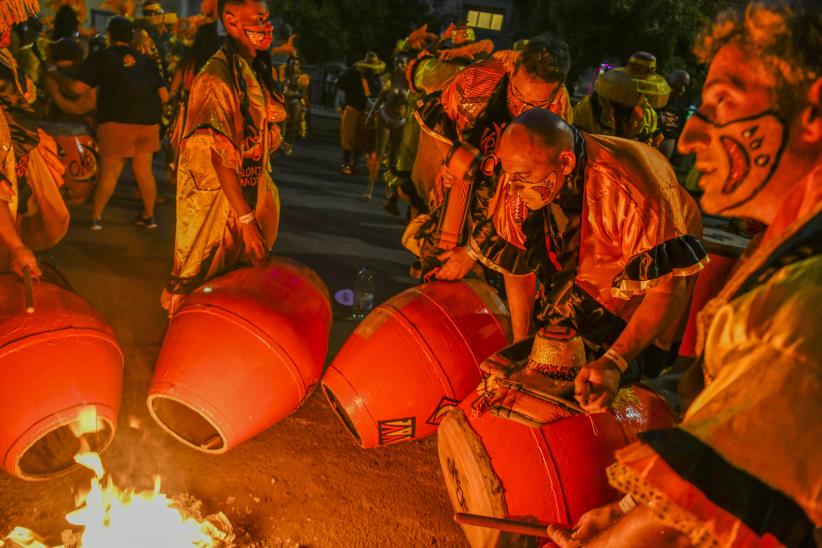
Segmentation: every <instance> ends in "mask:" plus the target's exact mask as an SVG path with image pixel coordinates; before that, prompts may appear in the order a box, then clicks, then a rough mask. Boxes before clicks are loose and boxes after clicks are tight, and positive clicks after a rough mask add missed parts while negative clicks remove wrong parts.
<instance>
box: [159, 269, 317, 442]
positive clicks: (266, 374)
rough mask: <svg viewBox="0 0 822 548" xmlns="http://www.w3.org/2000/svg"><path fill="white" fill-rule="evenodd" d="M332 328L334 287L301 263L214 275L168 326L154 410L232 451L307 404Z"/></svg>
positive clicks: (185, 433)
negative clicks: (330, 286)
mask: <svg viewBox="0 0 822 548" xmlns="http://www.w3.org/2000/svg"><path fill="white" fill-rule="evenodd" d="M330 330H331V302H330V300H329V295H328V289H327V288H326V287H325V284H323V282H322V280H320V278H319V277H318V276H317V275H316V274H315V273H314V272H313V271H311V270H310V269H308V268H307V267H305V266H303V265H301V264H299V263H296V262H292V261H288V260H285V259H273V260H271V261H269V262H268V263H265V264H263V265H259V266H254V267H247V268H241V269H238V270H234V271H233V272H229V273H228V274H225V275H223V276H221V277H219V278H215V279H213V280H211V281H209V282H207V283H206V284H205V285H203V286H201V287H200V288H199V289H197V290H196V291H194V292H193V293H192V294H191V295H189V296H188V297H187V298H186V300H185V301H184V303H183V304H182V306H181V307H180V309H179V311H178V312H177V313H176V314H175V315H174V317H173V318H172V320H171V323H170V324H169V326H168V331H167V332H166V336H165V339H164V340H163V345H162V348H161V349H160V356H159V358H158V360H157V367H156V369H155V371H154V378H153V380H152V383H151V388H150V389H149V394H148V402H147V403H148V409H149V412H150V413H151V416H152V417H154V419H155V420H156V421H157V422H158V423H159V424H160V426H161V427H162V428H163V429H165V430H166V431H167V432H169V433H170V434H171V435H172V436H174V437H175V438H177V439H178V440H180V441H181V442H183V443H185V444H186V445H189V446H191V447H193V448H195V449H198V450H200V451H203V452H206V453H213V454H219V453H225V452H226V451H228V450H229V449H231V448H232V447H235V446H236V445H238V444H240V443H242V442H243V441H245V440H248V439H249V438H252V437H254V436H255V435H257V434H259V433H260V432H262V431H263V430H266V429H267V428H269V427H270V426H272V425H273V424H275V423H276V422H278V421H280V420H281V419H283V418H285V417H286V416H288V415H289V414H291V413H292V412H293V411H295V410H296V409H297V408H298V407H299V406H300V404H301V403H302V402H303V400H305V398H306V397H307V396H308V395H309V394H310V393H311V391H312V390H313V389H314V388H315V387H316V386H317V383H318V382H319V380H320V376H321V375H322V369H323V365H324V364H325V358H326V353H327V351H328V335H329V332H330Z"/></svg>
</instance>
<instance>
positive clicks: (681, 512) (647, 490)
mask: <svg viewBox="0 0 822 548" xmlns="http://www.w3.org/2000/svg"><path fill="white" fill-rule="evenodd" d="M657 458H659V457H657ZM606 472H607V474H608V482H609V483H610V484H611V486H612V487H614V488H615V489H617V490H619V491H621V492H623V493H627V494H629V495H631V498H633V499H634V500H635V501H636V502H638V503H640V504H642V505H644V506H646V507H647V508H649V509H650V510H651V511H652V512H653V513H654V515H655V516H656V517H657V518H659V519H660V520H661V521H662V522H664V523H665V524H666V525H669V526H671V527H673V528H674V529H676V530H678V531H681V532H682V533H684V534H686V535H687V536H688V540H690V542H691V544H693V546H694V548H715V547H718V546H719V541H718V540H717V538H716V537H715V536H714V535H713V533H711V531H709V530H708V529H707V528H706V527H705V526H704V525H705V522H704V521H702V520H699V519H697V518H696V516H694V515H693V514H692V513H690V512H688V511H687V510H685V509H684V508H682V507H681V506H679V505H678V504H676V503H675V502H674V501H672V500H671V499H670V498H668V496H667V495H666V494H665V493H664V492H663V491H661V490H660V489H657V488H656V487H654V486H653V485H651V484H650V483H648V482H646V481H645V480H644V479H643V478H642V477H641V476H640V474H639V473H637V472H636V471H634V470H633V469H631V468H628V467H627V466H624V465H622V464H620V463H619V462H616V463H614V464H612V465H611V466H609V467H608V468H607V470H606Z"/></svg>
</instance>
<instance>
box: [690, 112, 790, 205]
mask: <svg viewBox="0 0 822 548" xmlns="http://www.w3.org/2000/svg"><path fill="white" fill-rule="evenodd" d="M694 117H696V118H697V119H699V120H701V121H702V122H704V123H705V124H706V125H707V128H706V131H707V132H708V133H710V134H711V137H712V140H711V142H713V143H719V144H720V146H721V147H722V153H723V159H724V160H725V161H727V174H726V177H725V181H723V182H722V186H721V188H719V189H718V190H719V195H720V196H716V194H717V189H716V188H708V189H706V195H708V194H710V195H711V198H712V199H713V200H720V201H721V202H722V204H721V205H720V209H719V211H718V212H721V211H725V210H728V209H732V208H736V207H738V206H740V205H742V204H744V203H746V202H748V201H749V200H751V198H753V197H754V196H755V195H756V193H757V192H759V190H760V189H761V188H762V187H764V186H765V185H766V184H767V183H768V181H769V180H770V178H771V176H772V175H773V173H774V171H776V168H777V166H778V164H779V159H780V157H781V156H782V151H783V150H784V148H785V141H786V133H787V128H786V127H785V123H784V122H783V121H782V118H781V117H780V116H779V114H777V113H776V112H774V111H770V110H769V111H765V112H762V113H761V114H757V115H755V116H751V117H748V118H743V119H740V120H734V121H733V122H728V123H726V124H722V125H720V124H717V123H715V122H714V121H712V120H710V119H709V118H707V117H706V116H705V115H704V114H701V113H699V112H696V113H694Z"/></svg>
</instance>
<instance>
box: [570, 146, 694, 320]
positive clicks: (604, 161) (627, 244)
mask: <svg viewBox="0 0 822 548" xmlns="http://www.w3.org/2000/svg"><path fill="white" fill-rule="evenodd" d="M585 140H586V150H587V151H588V154H589V158H588V167H586V170H585V200H584V212H583V218H585V219H586V220H587V222H586V223H585V225H586V226H584V227H583V231H582V237H581V240H582V241H581V247H582V251H581V258H580V276H579V277H578V278H579V279H581V280H583V281H584V283H587V284H588V285H589V286H592V287H594V288H595V289H594V290H595V291H596V292H597V293H598V294H599V296H598V300H599V299H602V300H600V302H606V301H608V300H611V299H615V300H616V301H623V302H624V301H626V300H629V299H631V298H632V297H634V296H637V295H642V294H644V293H645V292H646V291H647V290H648V289H650V288H652V287H655V286H657V285H659V284H660V283H662V282H664V281H666V280H668V279H670V278H671V277H674V276H678V277H684V276H691V275H694V274H696V273H698V272H699V271H700V270H702V268H704V266H705V265H706V264H707V263H708V257H707V253H706V251H705V248H704V247H703V246H702V243H701V242H700V241H699V238H700V237H701V236H702V221H701V214H700V212H699V208H698V207H697V205H696V202H694V200H693V198H691V197H690V196H689V195H688V193H687V192H685V190H684V189H682V187H680V185H679V184H678V182H677V180H676V176H675V175H674V173H673V170H672V169H671V167H670V164H668V163H667V160H666V159H665V158H664V157H663V156H662V155H661V154H659V153H658V152H657V151H654V150H653V149H651V148H650V147H648V146H647V145H645V144H643V143H638V142H635V141H628V140H626V139H617V138H614V137H607V136H603V135H585ZM616 301H614V302H613V303H609V304H612V305H613V306H616V307H617V308H618V306H619V305H618V303H617V302H616Z"/></svg>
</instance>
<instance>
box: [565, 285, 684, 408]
mask: <svg viewBox="0 0 822 548" xmlns="http://www.w3.org/2000/svg"><path fill="white" fill-rule="evenodd" d="M687 287H688V286H687V280H686V278H683V277H679V276H676V277H673V278H671V279H669V280H666V281H664V282H662V283H660V284H659V285H657V286H656V287H652V288H650V289H648V291H647V292H646V293H645V296H644V297H643V299H642V302H641V303H640V305H639V307H638V308H637V309H636V311H635V312H634V315H633V316H631V319H630V320H629V321H628V324H627V325H626V326H625V329H624V330H623V331H622V333H621V334H620V336H619V338H617V340H616V341H615V342H614V344H613V345H612V346H611V349H613V350H614V351H615V352H616V353H617V354H618V355H620V356H622V358H623V359H624V360H625V361H626V362H627V361H629V360H631V359H634V358H636V357H637V356H638V355H639V354H640V352H642V351H643V350H644V349H645V348H647V347H648V346H649V345H651V344H652V343H653V342H654V340H656V338H657V337H658V336H659V335H660V333H662V332H663V331H664V330H665V329H668V328H669V326H670V323H671V322H679V321H681V318H682V315H683V314H684V313H685V309H686V307H687V305H688V290H687ZM620 377H621V372H620V369H619V367H618V365H617V363H616V362H615V361H613V360H612V359H611V358H609V357H608V354H606V355H604V356H602V357H601V358H599V359H597V360H595V361H593V362H591V363H589V364H587V365H586V366H585V367H583V368H582V369H581V370H580V372H579V373H578V374H577V376H576V378H575V379H574V391H575V393H576V398H577V401H579V403H580V405H582V407H583V408H584V409H585V410H586V411H588V412H590V413H596V412H601V411H605V410H606V409H607V408H608V406H609V405H610V404H611V402H612V401H613V398H614V397H615V396H616V393H617V390H618V389H619V380H620ZM586 384H587V386H588V389H589V390H590V394H589V397H586V396H585V394H586V393H587V392H588V390H586Z"/></svg>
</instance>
